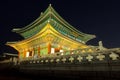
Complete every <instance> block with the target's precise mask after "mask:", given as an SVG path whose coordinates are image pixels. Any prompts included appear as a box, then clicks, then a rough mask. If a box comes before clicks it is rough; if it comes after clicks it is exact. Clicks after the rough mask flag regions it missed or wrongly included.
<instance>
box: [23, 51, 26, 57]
mask: <svg viewBox="0 0 120 80" xmlns="http://www.w3.org/2000/svg"><path fill="white" fill-rule="evenodd" d="M23 53H24V55H23V58H25V57H26V50H25V49H24V52H23Z"/></svg>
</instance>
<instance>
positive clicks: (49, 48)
mask: <svg viewBox="0 0 120 80" xmlns="http://www.w3.org/2000/svg"><path fill="white" fill-rule="evenodd" d="M50 53H51V44H50V43H48V54H50Z"/></svg>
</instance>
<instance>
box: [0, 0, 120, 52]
mask: <svg viewBox="0 0 120 80" xmlns="http://www.w3.org/2000/svg"><path fill="white" fill-rule="evenodd" d="M50 3H51V4H52V6H53V8H54V9H55V10H56V11H57V12H58V13H59V14H60V16H62V17H63V18H64V19H65V20H66V21H67V22H68V23H70V24H71V25H72V26H74V27H75V28H76V29H78V30H80V31H81V32H84V33H88V34H94V35H96V38H95V39H93V40H91V41H89V42H88V43H87V44H91V45H98V41H100V40H102V41H103V45H104V46H105V47H107V48H113V47H120V3H119V2H115V0H88V1H87V0H0V28H1V29H0V54H1V53H3V52H14V50H13V49H11V48H10V47H7V46H5V43H6V42H7V41H18V40H22V39H23V38H22V37H21V36H20V35H18V34H16V33H13V32H12V31H11V30H12V29H13V28H22V27H25V26H27V25H28V24H30V23H31V22H33V21H34V20H35V19H37V18H38V17H39V16H40V13H41V12H44V11H45V10H46V8H47V7H48V6H49V4H50Z"/></svg>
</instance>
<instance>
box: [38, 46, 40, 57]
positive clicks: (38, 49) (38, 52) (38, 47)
mask: <svg viewBox="0 0 120 80" xmlns="http://www.w3.org/2000/svg"><path fill="white" fill-rule="evenodd" d="M38 57H40V46H38Z"/></svg>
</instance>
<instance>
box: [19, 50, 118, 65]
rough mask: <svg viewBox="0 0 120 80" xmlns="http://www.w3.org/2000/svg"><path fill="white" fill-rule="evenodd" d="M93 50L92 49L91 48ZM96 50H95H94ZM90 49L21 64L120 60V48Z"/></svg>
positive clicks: (25, 60)
mask: <svg viewBox="0 0 120 80" xmlns="http://www.w3.org/2000/svg"><path fill="white" fill-rule="evenodd" d="M91 49H92V48H91ZM93 50H95V49H93ZM93 50H90V49H84V50H83V49H78V50H73V51H69V52H70V54H68V55H66V54H65V53H66V52H63V53H56V54H51V55H47V56H42V57H40V58H26V59H22V60H21V61H20V64H35V63H37V64H51V63H54V64H58V63H63V64H65V63H82V62H95V61H101V62H102V61H110V60H112V61H117V60H120V48H114V49H106V50H101V51H100V50H99V51H93Z"/></svg>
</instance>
